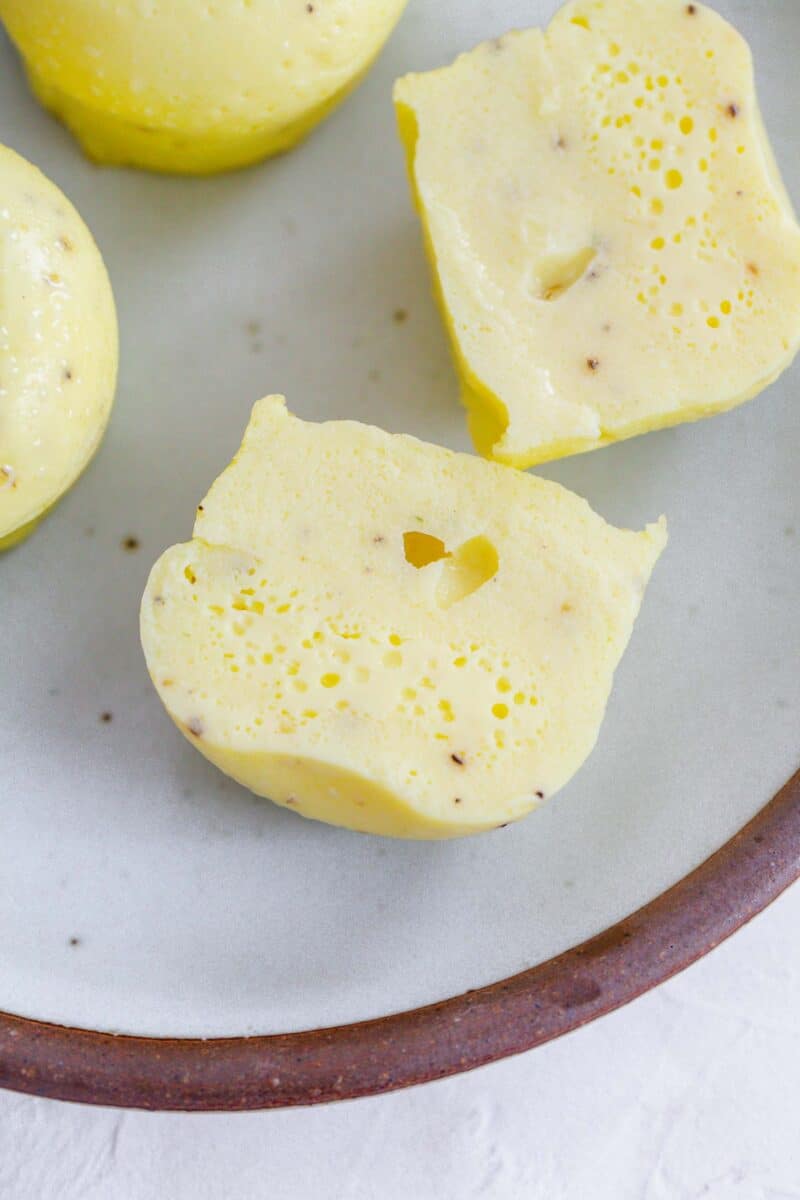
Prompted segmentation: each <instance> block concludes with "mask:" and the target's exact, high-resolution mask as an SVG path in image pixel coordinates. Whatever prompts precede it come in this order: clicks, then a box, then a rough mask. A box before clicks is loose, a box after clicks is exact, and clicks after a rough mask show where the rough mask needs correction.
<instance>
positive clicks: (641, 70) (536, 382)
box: [395, 0, 800, 467]
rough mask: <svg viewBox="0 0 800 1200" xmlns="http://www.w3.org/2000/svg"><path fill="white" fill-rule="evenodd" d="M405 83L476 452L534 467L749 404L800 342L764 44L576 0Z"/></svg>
mask: <svg viewBox="0 0 800 1200" xmlns="http://www.w3.org/2000/svg"><path fill="white" fill-rule="evenodd" d="M395 100H396V105H397V109H398V116H399V123H400V130H401V135H402V138H403V140H404V142H405V145H406V148H407V152H408V158H409V163H410V170H411V175H412V182H413V187H414V190H415V193H416V200H417V204H418V208H419V212H420V216H421V218H422V221H423V224H424V227H425V233H426V240H427V246H428V250H429V254H430V257H431V260H432V263H433V267H434V271H435V275H436V279H437V286H438V291H439V295H440V300H441V304H442V307H443V310H444V314H445V317H446V321H447V325H448V328H449V331H450V334H451V337H452V341H453V344H454V347H455V355H456V359H457V364H458V367H459V370H460V374H461V378H462V383H463V397H464V401H465V403H466V406H467V408H468V410H469V414H470V425H471V430H472V434H473V439H474V441H475V443H476V445H477V447H478V449H479V450H480V451H481V452H482V453H484V454H486V455H489V456H491V457H493V458H495V459H497V460H499V461H502V462H505V463H508V464H511V465H513V466H518V467H526V466H531V465H533V464H535V463H539V462H544V461H546V460H548V459H553V458H559V457H561V456H562V455H565V454H574V453H577V452H580V451H584V450H593V449H595V448H596V447H598V446H603V445H605V444H607V443H609V442H614V441H618V440H620V439H622V438H628V437H632V436H634V435H635V434H639V433H644V432H646V431H648V430H652V429H658V428H661V427H663V426H668V425H674V424H676V423H678V422H681V421H692V420H696V419H697V418H699V417H704V416H710V415H712V414H713V413H717V412H721V411H723V410H724V409H729V408H731V407H733V406H734V405H737V404H740V403H742V402H744V401H745V400H748V399H750V398H751V397H753V396H755V395H756V394H757V393H758V392H760V391H761V390H762V389H763V388H764V387H766V386H767V385H768V384H769V383H770V382H771V381H773V380H774V379H775V378H776V377H777V376H778V375H779V374H780V373H781V371H783V370H784V368H785V367H787V366H788V364H789V363H790V362H791V360H792V358H793V356H794V355H795V353H796V351H797V349H798V345H799V344H800V229H798V226H797V223H796V220H795V217H794V214H793V212H792V208H791V204H790V202H789V199H788V197H787V195H786V192H785V189H784V187H783V185H782V183H781V179H780V176H779V174H778V170H777V167H776V165H775V161H774V159H773V156H772V152H771V150H770V146H769V142H768V139H767V136H766V133H765V131H764V129H763V126H762V122H761V118H760V116H759V110H758V104H757V99H756V92H755V86H754V81H753V68H752V62H751V57H750V52H749V50H748V47H747V45H746V43H745V42H744V40H743V39H742V38H741V37H740V36H739V34H738V33H736V31H735V30H734V29H732V28H731V26H730V25H728V24H727V23H726V22H725V21H723V20H722V18H721V17H719V16H717V15H716V14H715V13H714V12H713V11H712V10H711V9H709V8H707V7H705V5H702V4H686V3H685V2H684V0H575V2H574V3H571V4H568V5H567V7H566V8H564V9H562V10H561V12H560V13H559V14H558V15H557V16H556V18H555V19H554V21H553V22H552V24H551V26H550V27H549V29H548V30H547V32H541V31H539V30H536V29H533V30H529V31H526V32H521V33H510V34H508V35H507V36H505V37H502V38H499V39H497V40H496V41H493V42H488V43H487V44H485V45H482V46H479V47H478V48H477V49H476V50H474V51H472V52H471V53H469V54H465V55H463V56H462V57H461V58H459V59H458V60H457V61H456V62H455V63H454V64H453V65H452V66H450V67H447V68H445V69H443V70H439V71H433V72H430V73H428V74H425V75H410V76H408V77H407V78H405V79H402V80H400V81H399V82H398V84H397V85H396V91H395Z"/></svg>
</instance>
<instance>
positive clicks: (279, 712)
mask: <svg viewBox="0 0 800 1200" xmlns="http://www.w3.org/2000/svg"><path fill="white" fill-rule="evenodd" d="M665 540H666V532H665V528H664V526H663V522H662V523H661V524H659V525H654V526H650V527H649V528H648V529H647V530H646V532H644V533H631V532H627V531H623V530H619V529H614V528H613V527H611V526H609V525H607V524H606V523H605V522H604V521H603V520H602V519H601V518H600V517H598V516H597V515H596V514H595V513H594V512H592V510H591V509H590V508H589V506H588V504H586V502H585V501H583V500H581V499H580V498H579V497H577V496H575V495H573V494H572V493H571V492H568V491H565V490H564V489H563V488H561V487H559V486H558V485H557V484H554V483H550V482H547V481H545V480H543V479H536V478H534V477H532V476H526V475H523V474H520V473H518V472H516V471H509V470H507V469H506V468H505V467H500V466H495V465H493V464H488V463H485V462H483V461H482V460H481V459H479V458H475V457H472V456H467V455H457V454H453V453H451V452H450V451H448V450H443V449H440V448H439V447H435V446H429V445H425V444H424V443H422V442H418V441H416V440H415V439H413V438H410V437H399V436H391V435H389V434H386V433H384V432H382V431H381V430H378V429H374V428H372V427H370V426H365V425H359V424H356V423H353V422H331V423H328V424H323V425H314V424H306V423H304V422H302V421H300V420H298V419H296V418H295V417H292V416H290V415H289V414H288V413H287V411H286V408H285V405H284V401H283V400H282V398H280V397H271V398H269V399H267V400H262V401H261V402H260V403H259V404H258V405H256V407H255V409H254V411H253V416H252V420H251V422H250V426H249V428H248V430H247V433H246V435H245V439H244V442H243V444H242V447H241V449H240V451H239V453H238V455H237V456H236V458H235V459H234V460H233V462H232V463H231V465H230V466H229V467H228V469H227V470H226V471H224V472H223V474H222V475H221V476H220V478H219V479H218V480H217V482H216V483H215V484H214V486H213V487H212V489H211V491H210V493H209V494H208V496H207V497H206V499H205V500H204V501H203V503H202V504H201V505H200V507H199V509H198V513H197V521H196V524H195V529H194V538H193V540H192V541H191V542H188V543H187V544H185V545H179V546H173V547H172V548H171V549H170V550H167V551H166V553H165V554H164V555H163V556H162V557H161V558H160V559H159V561H158V562H157V563H156V565H155V566H154V567H153V570H152V573H151V575H150V579H149V581H148V584H147V588H146V591H145V594H144V599H143V601H142V611H141V631H142V644H143V646H144V652H145V656H146V659H147V665H148V669H149V671H150V674H151V676H152V679H153V682H154V684H155V686H156V688H157V690H158V693H159V695H160V697H161V699H162V701H163V702H164V704H165V706H166V708H167V710H168V712H169V714H170V716H171V717H172V718H173V720H174V721H175V722H176V723H177V725H178V726H179V728H180V729H181V730H182V731H183V733H184V734H185V735H186V736H187V737H188V738H189V740H190V741H191V742H192V743H193V744H194V745H196V746H197V748H198V749H199V750H200V751H201V752H202V753H203V754H205V755H206V757H207V758H209V759H210V760H211V761H212V762H213V763H215V764H216V765H217V766H218V767H220V768H221V769H222V770H223V771H225V772H226V773H227V774H229V775H231V776H233V778H234V779H237V780H238V781H239V782H240V783H242V784H244V785H245V786H246V787H249V788H251V789H252V790H253V791H254V792H257V793H258V794H259V795H263V796H268V797H269V798H270V799H271V800H274V801H276V802H277V803H278V804H283V805H287V806H289V807H291V808H292V809H294V811H296V812H298V813H300V814H302V815H303V816H306V817H314V818H317V819H318V820H322V821H328V822H330V823H331V824H334V825H343V826H346V827H347V828H350V829H357V830H363V831H367V832H370V833H378V834H385V835H390V836H396V837H418V838H440V837H453V836H457V835H460V834H467V833H475V832H477V831H479V830H483V829H488V828H491V827H494V826H497V825H501V824H504V823H505V822H507V821H512V820H515V819H516V818H518V817H521V816H523V815H524V814H525V813H527V812H529V811H530V810H531V809H532V808H534V807H535V806H536V805H537V804H539V803H540V802H541V801H542V800H543V799H545V798H546V797H549V796H551V795H552V794H553V793H554V792H556V791H557V790H558V789H559V788H560V787H562V786H563V784H565V783H566V782H567V780H568V779H569V778H570V776H572V775H573V774H574V772H575V771H576V770H577V769H578V767H579V766H580V765H581V763H582V762H583V760H584V759H585V758H586V756H587V755H588V754H589V752H590V750H591V749H592V747H593V745H594V743H595V740H596V738H597V735H598V731H599V727H600V723H601V720H602V717H603V711H604V709H605V706H606V701H607V698H608V695H609V691H610V688H611V683H612V676H613V672H614V669H615V667H616V665H617V662H618V661H619V659H620V656H621V655H622V653H623V651H624V649H625V646H626V644H627V642H628V639H629V637H630V634H631V630H632V628H633V623H634V620H635V618H636V615H637V612H638V609H639V605H640V602H641V599H642V594H643V592H644V588H645V585H646V583H647V580H648V577H649V575H650V572H651V570H652V567H653V565H654V564H655V561H656V559H657V558H658V555H659V554H660V552H661V550H662V548H663V546H664V543H665Z"/></svg>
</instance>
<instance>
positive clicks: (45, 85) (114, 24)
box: [0, 0, 406, 173]
mask: <svg viewBox="0 0 800 1200" xmlns="http://www.w3.org/2000/svg"><path fill="white" fill-rule="evenodd" d="M405 3H406V0H315V2H314V3H306V0H246V2H243V0H215V3H213V4H205V3H199V0H113V2H112V0H0V16H1V17H2V19H3V21H4V22H5V23H6V26H7V28H8V31H9V33H10V34H11V36H12V38H13V39H14V41H15V42H16V44H17V46H18V47H19V49H20V51H21V53H22V55H23V57H24V59H25V61H26V64H27V67H28V73H29V76H30V81H31V84H32V87H33V89H34V91H35V92H36V94H37V95H38V97H39V99H40V100H41V101H42V103H43V104H44V105H45V106H46V107H47V108H49V109H51V110H52V111H53V112H54V113H55V114H56V115H57V116H59V117H60V118H61V119H62V120H63V121H64V122H65V123H66V124H67V125H68V126H69V128H70V129H71V130H72V132H73V133H74V134H75V136H76V137H77V138H78V139H79V141H80V142H81V144H82V146H83V148H84V150H85V151H86V153H87V154H88V155H89V156H90V157H91V158H93V159H96V160H98V161H99V162H105V163H123V164H131V165H134V166H140V167H145V168H149V169H151V170H159V171H178V172H189V173H205V172H212V171H223V170H230V169H232V168H234V167H240V166H244V165H246V164H248V163H251V162H255V161H257V160H258V159H260V158H264V157H265V156H266V155H269V154H276V153H278V152H280V151H283V150H287V149H288V148H289V147H290V146H292V145H293V144H294V143H295V142H297V141H298V140H299V139H300V138H302V137H304V136H305V135H306V134H307V133H308V132H309V131H310V130H311V129H312V127H313V126H314V125H316V124H317V122H318V121H320V120H321V119H322V118H323V117H324V116H325V115H326V114H327V113H328V112H329V111H330V110H331V109H332V108H333V107H334V106H335V105H336V104H337V103H338V101H339V100H341V99H342V98H343V97H344V96H345V95H346V93H347V92H348V91H349V90H350V89H351V88H352V87H353V86H354V85H355V83H356V82H357V81H358V80H359V78H360V77H361V76H362V75H363V73H364V72H365V71H366V70H367V69H368V67H369V66H370V64H371V62H372V60H373V58H374V57H375V55H376V54H377V53H378V51H379V50H380V49H381V47H382V45H383V43H384V41H385V40H386V38H387V37H388V36H389V34H390V32H391V30H392V29H393V27H394V25H395V23H396V21H397V20H398V18H399V16H400V14H401V12H402V10H403V8H404V7H405Z"/></svg>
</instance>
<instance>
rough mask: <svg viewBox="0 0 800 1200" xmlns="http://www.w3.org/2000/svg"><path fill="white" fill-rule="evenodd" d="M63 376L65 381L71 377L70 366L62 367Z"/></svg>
mask: <svg viewBox="0 0 800 1200" xmlns="http://www.w3.org/2000/svg"><path fill="white" fill-rule="evenodd" d="M64 378H65V379H66V380H67V382H69V380H70V379H72V367H64Z"/></svg>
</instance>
